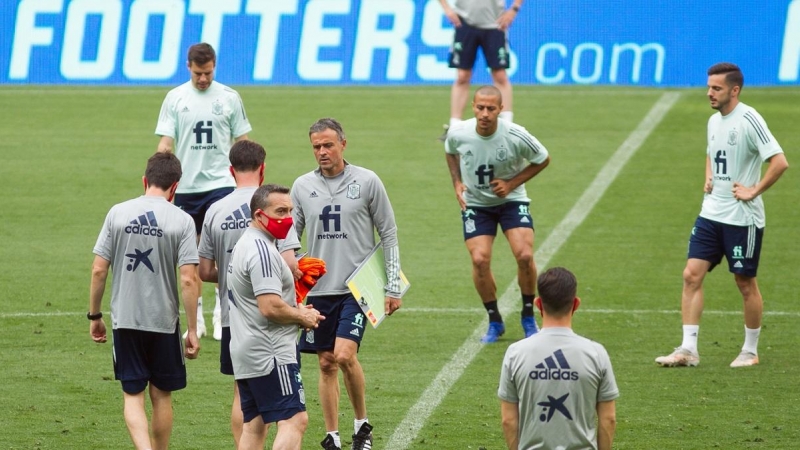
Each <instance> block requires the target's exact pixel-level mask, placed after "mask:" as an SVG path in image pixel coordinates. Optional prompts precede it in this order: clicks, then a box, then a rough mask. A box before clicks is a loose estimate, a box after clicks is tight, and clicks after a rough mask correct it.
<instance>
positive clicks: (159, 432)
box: [150, 384, 172, 450]
mask: <svg viewBox="0 0 800 450" xmlns="http://www.w3.org/2000/svg"><path fill="white" fill-rule="evenodd" d="M150 402H151V403H152V404H153V418H152V420H151V428H152V432H153V450H167V449H168V448H169V437H170V436H171V435H172V393H171V392H169V391H162V390H161V389H159V388H157V387H155V386H153V385H152V384H151V385H150Z"/></svg>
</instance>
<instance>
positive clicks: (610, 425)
mask: <svg viewBox="0 0 800 450" xmlns="http://www.w3.org/2000/svg"><path fill="white" fill-rule="evenodd" d="M537 287H538V289H539V297H537V298H536V299H535V301H534V302H535V303H536V307H537V308H539V311H541V313H542V329H541V331H539V333H537V334H535V335H533V336H531V337H529V338H526V339H523V340H521V341H518V342H516V343H514V344H511V346H509V347H508V350H507V351H506V355H505V358H503V367H502V369H501V372H500V388H499V389H498V392H497V395H498V396H499V397H500V404H501V405H500V407H501V409H500V412H501V416H502V423H503V434H504V435H505V438H506V444H507V445H508V448H509V450H517V449H520V450H521V449H529V448H547V449H556V448H591V449H598V450H610V449H611V444H612V442H613V440H614V431H615V429H616V400H615V399H616V398H617V397H619V389H618V388H617V383H616V380H615V379H614V371H613V370H612V368H611V361H610V359H609V357H608V353H607V352H606V349H605V348H604V347H603V346H602V345H601V344H598V343H597V342H594V341H591V340H589V339H586V338H584V337H581V336H579V335H577V334H575V332H574V331H572V316H573V314H575V311H577V309H578V306H580V304H581V299H580V298H578V297H577V296H576V293H577V288H578V282H577V281H576V279H575V275H573V274H572V272H570V271H569V270H567V269H565V268H563V267H554V268H552V269H548V270H547V271H546V272H544V273H543V274H541V275H540V276H539V279H538V283H537Z"/></svg>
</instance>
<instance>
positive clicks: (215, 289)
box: [214, 287, 222, 316]
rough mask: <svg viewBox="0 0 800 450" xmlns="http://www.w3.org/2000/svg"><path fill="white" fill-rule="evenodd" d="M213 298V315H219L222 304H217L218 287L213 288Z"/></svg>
mask: <svg viewBox="0 0 800 450" xmlns="http://www.w3.org/2000/svg"><path fill="white" fill-rule="evenodd" d="M214 298H215V300H216V301H217V303H216V304H215V305H214V315H215V316H219V315H220V314H222V306H220V305H219V288H216V287H215V288H214Z"/></svg>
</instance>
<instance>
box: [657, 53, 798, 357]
mask: <svg viewBox="0 0 800 450" xmlns="http://www.w3.org/2000/svg"><path fill="white" fill-rule="evenodd" d="M743 85H744V76H743V75H742V71H741V70H740V69H739V67H738V66H736V65H735V64H731V63H719V64H715V65H713V66H711V67H710V68H709V69H708V92H707V94H708V99H709V101H710V102H711V107H712V108H713V109H716V110H717V113H715V114H714V115H712V116H711V118H709V119H708V135H707V138H708V146H707V147H706V171H705V174H706V177H705V180H706V181H705V186H704V187H703V190H704V192H705V195H704V197H703V206H702V209H701V210H700V216H699V217H698V218H697V220H696V221H695V223H694V227H693V228H692V234H691V236H690V237H689V253H688V259H687V261H686V267H685V268H684V269H683V292H682V294H681V316H682V319H683V342H682V343H681V345H680V347H678V348H676V349H675V351H674V352H672V353H671V354H669V355H667V356H659V357H658V358H656V363H658V364H660V365H662V366H665V367H674V366H696V365H698V364H699V363H700V355H699V353H698V351H697V334H698V333H699V331H700V316H701V315H702V314H703V279H704V278H705V276H706V273H708V272H710V271H711V270H712V269H713V268H714V267H715V266H716V265H717V264H719V263H720V262H722V257H723V256H724V257H725V258H726V259H727V260H728V269H729V270H730V271H731V272H732V273H733V278H734V281H736V286H737V287H738V288H739V292H740V293H741V294H742V300H743V306H744V345H743V346H742V350H741V352H740V353H739V356H737V357H736V359H734V360H733V362H731V364H730V365H731V367H747V366H753V365H756V364H758V339H759V337H760V334H761V317H762V315H763V309H764V300H763V299H762V297H761V292H760V291H759V289H758V283H757V282H756V271H757V270H758V261H759V257H760V254H761V243H762V240H763V237H764V225H765V222H766V221H765V214H764V201H763V200H762V199H761V194H762V193H764V191H766V190H767V189H769V188H770V186H772V185H773V184H775V182H776V181H778V179H779V178H780V177H781V175H782V174H783V172H784V171H786V169H787V168H789V163H788V162H787V161H786V156H784V154H783V150H782V149H781V146H780V145H779V144H778V141H776V140H775V138H774V137H773V136H772V133H770V131H769V128H768V127H767V123H766V122H765V121H764V119H763V118H762V117H761V115H760V114H759V113H758V112H757V111H756V110H755V109H753V108H752V107H750V106H748V105H746V104H744V103H742V102H740V101H739V94H740V92H741V90H742V86H743ZM764 162H766V163H768V166H767V171H766V173H765V174H764V177H763V178H762V177H761V164H762V163H764Z"/></svg>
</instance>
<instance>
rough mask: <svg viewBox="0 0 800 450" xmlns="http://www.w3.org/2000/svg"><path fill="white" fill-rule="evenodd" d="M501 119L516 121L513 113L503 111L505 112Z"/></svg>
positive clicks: (502, 113) (501, 114)
mask: <svg viewBox="0 0 800 450" xmlns="http://www.w3.org/2000/svg"><path fill="white" fill-rule="evenodd" d="M500 118H501V119H505V120H507V121H509V122H513V121H514V113H513V112H511V111H503V112H501V113H500Z"/></svg>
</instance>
